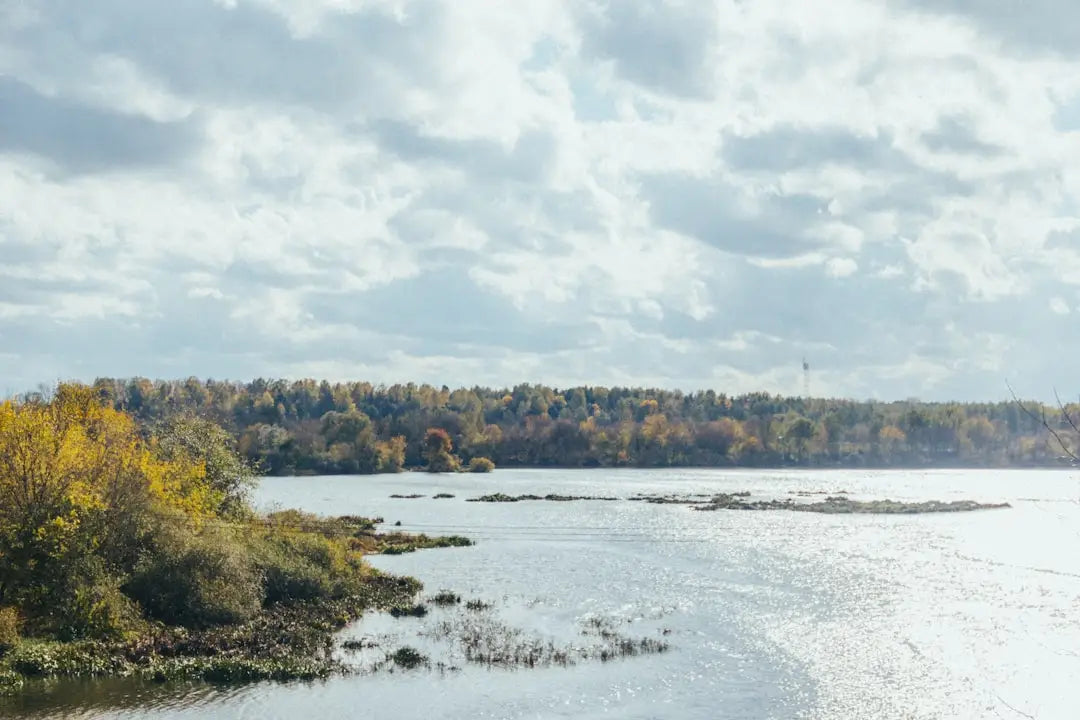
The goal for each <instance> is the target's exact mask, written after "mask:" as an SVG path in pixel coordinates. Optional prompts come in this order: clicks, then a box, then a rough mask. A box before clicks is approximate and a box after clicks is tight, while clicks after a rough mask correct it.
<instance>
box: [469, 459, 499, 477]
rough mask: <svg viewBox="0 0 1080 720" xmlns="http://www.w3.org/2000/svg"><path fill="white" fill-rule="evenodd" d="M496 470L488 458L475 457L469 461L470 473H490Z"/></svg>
mask: <svg viewBox="0 0 1080 720" xmlns="http://www.w3.org/2000/svg"><path fill="white" fill-rule="evenodd" d="M494 469H495V463H493V462H492V461H491V460H489V459H488V458H486V457H474V458H473V459H472V460H470V461H469V472H474V473H489V472H491V471H492V470H494Z"/></svg>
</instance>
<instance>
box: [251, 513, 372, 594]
mask: <svg viewBox="0 0 1080 720" xmlns="http://www.w3.org/2000/svg"><path fill="white" fill-rule="evenodd" d="M349 540H350V538H342V537H324V536H322V535H318V534H315V533H308V532H292V531H277V532H272V533H270V534H268V535H266V536H264V537H262V538H260V539H259V540H257V541H256V542H255V545H254V548H253V554H254V556H255V558H256V566H257V567H258V568H259V570H260V571H261V572H262V575H263V578H264V597H263V602H264V604H265V605H274V604H277V603H285V604H288V603H293V602H305V601H310V600H328V599H335V598H340V597H344V596H346V595H349V594H351V593H352V592H354V591H355V590H356V588H357V586H358V583H359V581H360V578H361V574H362V572H363V568H362V563H361V560H360V555H359V554H358V553H353V552H351V551H350V550H349V549H348V542H349Z"/></svg>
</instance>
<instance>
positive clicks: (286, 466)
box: [94, 378, 1069, 475]
mask: <svg viewBox="0 0 1080 720" xmlns="http://www.w3.org/2000/svg"><path fill="white" fill-rule="evenodd" d="M94 388H95V389H96V390H97V392H98V393H100V395H101V396H102V397H103V398H104V399H105V400H106V401H107V402H109V403H111V404H112V405H113V406H114V407H115V408H116V409H118V410H123V411H125V412H130V413H132V414H133V415H134V416H135V417H136V418H138V419H140V420H141V421H142V422H143V423H147V424H153V423H155V422H160V421H162V420H164V419H167V418H169V417H173V416H176V415H178V414H195V415H197V416H200V417H204V418H207V419H210V420H213V421H214V422H216V423H218V424H220V425H221V426H222V427H224V428H226V429H227V430H228V431H229V432H230V433H232V434H233V435H234V437H235V438H236V441H237V447H238V448H239V450H240V452H241V453H242V454H243V455H244V456H246V457H247V458H248V459H249V460H251V461H252V462H254V463H256V464H257V466H258V467H259V468H261V470H262V471H263V472H266V473H268V474H277V475H281V474H308V473H373V472H396V471H399V470H401V469H407V468H412V467H424V466H428V465H429V464H430V460H431V451H430V448H426V447H425V437H427V433H428V431H429V430H431V429H433V428H436V429H441V430H443V431H445V433H446V436H447V437H448V438H449V442H450V445H451V446H450V447H449V448H448V452H449V451H452V452H453V453H454V456H453V457H454V458H455V461H458V460H459V461H460V463H461V464H462V465H466V466H467V465H468V464H469V462H470V461H471V460H472V459H474V458H481V457H484V458H490V459H491V460H492V461H494V462H495V464H496V465H498V466H502V467H513V466H533V467H545V466H562V467H613V466H623V467H671V466H708V467H724V466H758V467H765V466H822V467H931V466H942V467H948V466H994V467H1003V466H1038V465H1053V464H1059V463H1060V462H1061V459H1060V457H1059V456H1060V455H1061V454H1062V453H1061V451H1060V448H1058V447H1057V446H1056V445H1054V444H1053V443H1051V442H1048V438H1047V432H1046V430H1045V428H1044V427H1043V426H1042V422H1041V420H1039V419H1037V418H1036V417H1033V416H1032V415H1029V414H1028V413H1026V412H1024V410H1023V409H1022V408H1020V407H1018V406H1017V404H1015V403H1011V402H1001V403H989V404H958V403H920V402H889V403H878V402H865V401H864V402H856V401H851V400H829V399H813V398H811V399H808V398H792V397H780V396H776V395H770V394H768V393H751V394H747V395H738V396H728V395H725V394H723V393H716V392H714V391H712V390H708V391H702V392H693V393H683V392H678V391H668V390H656V389H640V388H620V387H613V388H605V387H575V388H568V389H557V388H550V387H545V386H542V385H527V384H523V385H518V386H516V387H514V388H512V389H490V388H481V387H474V388H468V389H466V388H461V389H457V390H450V389H449V388H447V387H442V388H437V387H433V386H430V385H415V384H411V383H410V384H407V385H392V386H389V387H387V386H376V385H372V384H370V383H366V382H349V383H329V382H325V381H324V382H318V381H315V380H299V381H286V380H263V379H259V380H254V381H252V382H246V383H237V382H221V381H213V380H209V381H201V380H198V379H194V378H191V379H188V380H182V381H157V382H152V381H150V380H146V379H143V378H135V379H99V380H97V381H96V382H95V383H94ZM1029 407H1030V408H1031V410H1032V411H1033V413H1034V415H1035V416H1038V415H1040V414H1042V413H1045V416H1046V419H1047V421H1048V422H1049V424H1050V426H1051V427H1060V428H1061V429H1062V430H1063V431H1067V430H1068V429H1069V427H1068V422H1067V419H1066V418H1065V417H1064V415H1063V413H1062V412H1061V410H1060V409H1058V408H1052V407H1042V406H1038V405H1035V404H1032V405H1030V406H1029Z"/></svg>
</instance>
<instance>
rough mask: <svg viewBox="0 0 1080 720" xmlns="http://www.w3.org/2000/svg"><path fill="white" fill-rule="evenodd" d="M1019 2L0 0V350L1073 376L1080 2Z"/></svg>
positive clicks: (344, 363) (945, 378)
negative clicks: (1066, 317)
mask: <svg viewBox="0 0 1080 720" xmlns="http://www.w3.org/2000/svg"><path fill="white" fill-rule="evenodd" d="M990 5H992V4H990ZM162 7H164V6H162ZM170 7H171V6H170ZM995 7H996V6H995ZM1013 14H1015V13H1013ZM1031 16H1032V17H1031V19H1030V21H1029V19H1024V23H1027V25H1025V26H1024V27H1028V29H1030V27H1029V26H1032V25H1031V24H1032V23H1036V24H1037V22H1042V21H1041V20H1038V18H1043V19H1045V18H1053V21H1052V22H1049V24H1048V25H1047V27H1048V28H1050V29H1051V30H1053V31H1052V32H1051V31H1049V30H1048V31H1047V32H1046V33H1039V34H1033V33H1030V32H1021V31H1020V30H1018V29H1017V28H1016V27H1012V26H1011V24H1010V22H1006V21H1005V19H1004V17H1003V16H1002V15H1001V14H1000V13H998V12H996V11H994V10H993V9H992V8H990V7H989V5H988V7H987V8H982V6H978V7H976V5H974V4H971V3H957V2H945V3H942V4H937V3H934V4H929V3H924V2H922V0H903V1H900V0H893V1H891V2H888V3H880V2H874V1H872V0H840V1H839V2H837V3H833V4H831V5H830V6H829V11H828V12H822V11H821V9H820V8H819V7H817V6H816V5H814V4H812V3H804V4H792V3H789V2H781V1H780V0H760V1H759V2H754V3H731V2H719V1H717V2H713V1H712V0H702V2H700V3H691V2H683V1H682V0H649V1H648V2H642V3H638V4H636V5H634V6H633V7H630V6H629V5H627V6H625V7H624V5H623V4H621V3H618V2H614V1H613V0H606V1H604V0H596V1H595V2H590V3H587V4H583V3H572V2H568V1H566V0H542V1H540V2H530V3H525V4H504V5H492V4H491V3H487V2H480V1H479V0H460V1H457V2H449V1H448V0H314V1H312V2H303V3H301V2H292V1H291V0H233V1H232V2H228V3H223V2H215V1H213V0H201V1H198V2H191V3H184V4H183V6H182V7H178V8H177V9H175V12H173V13H172V15H171V16H170V17H169V21H168V23H167V24H163V20H162V18H163V17H165V16H164V15H163V14H162V8H159V7H155V4H154V3H153V2H149V3H148V2H136V0H110V1H109V2H107V3H104V4H95V6H94V7H93V9H90V8H89V7H87V8H81V7H79V8H73V7H71V5H70V3H62V2H59V0H42V1H41V2H36V3H32V4H31V3H14V4H12V3H8V4H2V3H0V106H2V107H4V112H3V113H0V346H2V347H4V348H5V352H6V353H7V354H8V355H10V358H7V357H5V359H2V360H0V374H6V379H5V380H4V381H2V382H0V385H6V384H12V385H16V386H26V387H31V386H33V385H34V384H36V383H37V382H38V381H41V380H50V379H53V378H55V377H58V376H66V375H81V376H91V375H92V374H110V375H120V374H131V373H141V374H146V375H151V376H157V375H188V374H192V373H194V374H201V375H214V376H218V377H220V376H225V375H228V376H232V377H245V376H252V375H275V374H298V373H299V374H305V373H309V374H316V375H329V376H334V377H346V376H350V377H359V376H364V377H370V378H372V379H390V378H393V379H411V378H412V377H415V378H417V379H429V380H432V381H438V382H446V383H450V384H453V383H466V384H468V383H473V382H488V383H512V382H516V381H518V380H522V379H531V380H540V381H550V382H564V381H565V382H590V383H598V382H622V383H627V384H642V383H657V384H663V385H669V386H681V387H692V386H696V385H704V384H711V385H716V386H718V389H728V390H749V389H766V390H774V391H776V390H783V391H788V392H800V391H801V371H800V370H799V359H800V358H801V357H802V355H804V354H807V353H813V354H814V362H813V364H814V367H815V371H814V376H815V389H819V390H820V391H821V392H828V393H830V394H839V395H844V394H849V395H878V396H884V397H903V396H906V395H910V394H919V395H922V396H923V397H979V396H982V395H991V396H996V395H995V394H996V393H998V391H999V390H1000V387H999V385H1000V376H1001V375H1002V374H1008V375H1009V376H1011V377H1017V378H1019V377H1021V376H1029V377H1034V378H1039V379H1040V380H1043V379H1045V380H1046V381H1047V382H1048V386H1049V385H1053V384H1054V383H1055V382H1056V383H1057V384H1059V385H1061V386H1062V387H1065V386H1066V385H1067V384H1068V383H1069V382H1072V381H1073V379H1072V378H1069V377H1068V376H1067V374H1066V371H1065V370H1064V369H1062V368H1058V367H1057V366H1055V365H1053V364H1052V363H1051V362H1050V361H1049V360H1043V359H1041V358H1052V357H1060V356H1062V355H1068V354H1071V353H1073V352H1075V351H1076V350H1077V349H1080V348H1075V347H1073V345H1074V344H1075V342H1074V341H1072V340H1070V339H1068V338H1064V337H1062V335H1061V333H1060V332H1058V328H1057V327H1056V326H1055V322H1056V321H1055V314H1057V313H1060V312H1061V311H1062V309H1063V308H1064V309H1065V310H1066V311H1067V310H1068V309H1069V307H1068V302H1067V301H1066V300H1065V299H1064V298H1066V297H1072V296H1073V295H1074V291H1073V290H1072V289H1071V288H1070V286H1074V285H1075V284H1076V283H1077V282H1080V281H1078V280H1077V278H1078V277H1080V212H1078V211H1080V170H1077V168H1078V167H1080V162H1078V161H1080V134H1078V133H1076V132H1075V130H1077V129H1080V113H1077V112H1076V110H1075V108H1076V107H1078V106H1080V104H1078V100H1077V99H1078V98H1080V53H1077V52H1075V47H1076V43H1075V42H1073V41H1074V40H1075V39H1076V38H1075V37H1074V36H1073V34H1070V32H1069V31H1068V30H1067V28H1068V27H1071V26H1072V25H1070V23H1069V18H1072V19H1078V18H1076V17H1075V11H1074V10H1073V9H1072V6H1071V5H1070V4H1068V3H1065V2H1063V0H1058V1H1057V2H1054V1H1052V0H1041V2H1040V3H1038V4H1037V7H1034V8H1033V9H1032V10H1031ZM1025 18H1026V15H1025ZM1024 23H1021V24H1022V25H1023V24H1024ZM1021 29H1022V28H1021ZM223 38H228V40H225V39H223ZM1039 38H1042V39H1041V40H1040V39H1039ZM1039 43H1042V44H1041V45H1040V44H1039ZM1045 295H1049V296H1050V297H1051V300H1049V301H1047V300H1046V299H1045ZM1047 302H1049V303H1050V305H1049V311H1047V307H1048V306H1047ZM73 333H75V335H74V336H73ZM74 341H78V342H79V343H81V344H80V346H79V351H78V352H77V353H76V352H74V351H73V350H72V345H71V343H72V342H74ZM717 343H719V344H717ZM1032 344H1037V345H1038V346H1039V347H1043V348H1050V349H1052V350H1054V352H1046V353H1040V354H1031V353H1023V352H1021V351H1020V350H1017V349H1014V348H1022V347H1024V346H1025V345H1027V346H1031V345H1032ZM716 353H720V354H721V355H722V356H723V357H719V358H718V357H716Z"/></svg>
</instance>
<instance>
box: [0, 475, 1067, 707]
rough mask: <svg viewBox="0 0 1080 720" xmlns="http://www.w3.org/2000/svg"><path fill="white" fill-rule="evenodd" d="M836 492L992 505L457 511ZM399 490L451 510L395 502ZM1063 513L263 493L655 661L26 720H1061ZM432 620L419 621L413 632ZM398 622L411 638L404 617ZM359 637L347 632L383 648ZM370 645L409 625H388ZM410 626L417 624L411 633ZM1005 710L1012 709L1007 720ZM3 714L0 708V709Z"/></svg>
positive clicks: (863, 480)
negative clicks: (402, 546)
mask: <svg viewBox="0 0 1080 720" xmlns="http://www.w3.org/2000/svg"><path fill="white" fill-rule="evenodd" d="M742 489H748V490H752V491H754V492H755V493H767V494H773V495H778V496H784V495H786V494H787V493H789V492H791V491H795V490H807V489H810V490H824V491H830V492H835V491H838V490H847V491H850V492H851V493H852V494H853V496H854V497H865V498H891V499H897V500H920V499H943V500H949V499H957V498H970V499H975V500H980V501H1001V500H1006V501H1009V502H1011V503H1013V505H1014V507H1013V508H1012V509H1008V510H1000V511H986V512H979V513H968V514H955V515H924V516H825V515H813V514H804V513H788V512H727V511H725V512H715V513H700V512H692V511H690V510H689V509H688V508H686V507H684V506H660V505H648V504H644V503H633V502H614V503H607V502H575V503H553V502H526V503H516V504H509V505H501V504H500V505H495V504H484V503H466V502H464V499H465V498H466V497H472V496H475V495H480V494H483V493H486V492H492V491H501V492H505V493H508V494H518V493H527V492H532V493H538V494H544V493H546V492H559V493H564V494H595V495H604V494H612V495H618V496H620V497H628V496H630V495H632V494H634V493H637V492H713V491H733V490H742ZM403 490H407V491H409V492H417V493H425V494H428V495H430V494H433V493H436V492H450V493H454V494H455V495H456V496H457V497H456V498H454V499H452V500H438V501H435V500H431V499H430V498H423V499H418V500H395V499H390V498H389V495H390V494H391V493H395V492H401V491H403ZM1078 496H1080V490H1078V482H1077V478H1076V476H1074V475H1072V474H1070V473H1066V472H1050V471H1030V472H1028V471H1024V472H1021V471H1010V472H996V471H950V472H931V473H906V472H854V471H842V472H837V471H833V472H769V473H753V472H722V471H701V470H693V471H689V470H687V471H556V470H551V471H539V470H524V471H498V472H496V473H495V474H493V475H490V476H485V477H483V478H477V477H476V476H439V477H432V476H425V475H400V476H393V477H385V476H383V477H374V478H367V477H365V478H296V479H292V478H271V479H266V480H265V481H264V482H263V483H262V487H261V488H260V491H259V493H258V501H259V502H260V503H261V504H262V505H263V506H271V505H274V504H280V505H281V506H300V507H303V508H305V509H308V510H312V511H316V512H321V513H333V514H344V513H353V514H367V515H382V516H383V517H385V518H386V520H387V521H388V522H391V523H392V522H394V521H395V520H401V521H402V523H403V529H405V530H415V531H423V532H427V533H429V534H434V533H439V532H455V533H461V534H466V535H470V536H472V537H474V538H476V540H477V541H478V544H477V545H476V546H475V547H472V548H460V549H447V550H435V551H428V552H420V553H415V554H411V555H403V556H395V557H376V558H374V559H373V561H374V563H375V564H376V565H377V566H378V567H380V568H383V569H386V570H388V571H391V572H402V573H408V574H414V575H416V576H417V577H419V578H421V579H422V580H424V581H425V584H426V586H427V591H428V592H434V591H436V590H439V589H442V588H446V589H451V590H453V591H455V592H457V593H459V594H461V595H462V596H463V597H465V598H474V597H476V598H483V599H485V600H489V601H493V602H495V603H496V605H497V608H496V611H495V612H496V613H497V614H498V616H499V617H500V618H501V619H502V620H504V621H506V622H508V623H510V624H512V625H515V626H518V627H522V628H525V629H527V630H528V631H529V632H531V633H535V634H537V635H540V636H544V637H551V638H559V639H566V638H568V637H572V636H573V635H574V633H575V632H576V630H575V628H577V627H579V626H580V623H581V622H582V619H583V618H586V617H587V616H590V615H599V616H603V617H607V618H614V619H616V620H617V621H618V622H620V623H623V625H622V627H624V628H628V629H629V631H630V632H631V634H633V635H650V634H652V635H655V634H656V633H658V632H660V631H661V630H662V629H666V630H668V631H669V633H670V634H669V635H668V636H666V639H669V640H670V642H671V644H672V646H673V649H672V651H671V652H669V653H666V654H663V655H654V656H643V657H636V658H630V659H626V660H621V661H617V662H613V663H606V664H601V663H585V664H580V665H578V666H576V667H571V668H550V669H543V670H533V671H523V670H516V671H505V670H489V669H484V668H479V667H475V666H466V667H465V668H464V669H463V670H462V671H461V672H454V673H436V672H424V671H418V672H408V673H401V672H396V673H393V674H382V675H370V676H362V677H347V678H337V679H333V680H329V681H326V682H321V683H313V684H308V683H294V684H288V685H275V684H260V685H256V686H251V687H246V688H240V689H233V690H227V691H223V690H216V689H207V688H198V687H196V688H187V689H176V688H172V689H164V690H163V689H160V688H150V687H142V688H140V687H136V686H133V685H132V684H131V683H126V682H124V681H108V682H99V683H79V684H66V685H63V684H62V685H59V686H57V687H56V688H54V689H53V690H52V691H51V692H46V693H44V694H43V695H40V696H38V697H35V698H30V699H26V700H24V701H23V702H22V709H21V710H20V711H19V712H21V714H22V715H25V716H27V717H79V716H80V713H81V716H83V717H111V718H129V717H152V718H187V717H200V718H201V717H211V718H214V717H220V718H226V717H228V718H233V717H250V718H274V717H282V718H284V717H320V718H326V719H329V718H338V717H354V716H356V715H358V714H364V711H365V709H367V710H371V709H379V710H380V711H383V712H387V713H391V714H392V715H394V716H395V717H401V718H411V717H425V718H442V717H446V718H518V717H520V718H525V717H527V718H563V717H579V718H590V717H614V716H617V717H620V718H655V717H664V718H710V719H711V718H715V717H718V716H722V717H738V718H815V719H816V718H828V719H832V718H998V717H1006V718H1008V717H1017V718H1019V717H1023V716H1022V715H1020V714H1018V712H1017V711H1020V712H1023V713H1027V714H1029V715H1033V716H1035V717H1038V718H1040V720H1047V719H1051V718H1069V719H1071V718H1075V717H1077V716H1078V715H1080V701H1078V700H1077V699H1076V697H1075V694H1074V692H1073V687H1074V686H1075V682H1076V680H1077V679H1078V678H1080V655H1078V650H1077V648H1080V623H1078V619H1080V553H1078V552H1077V546H1078V544H1080V543H1078V540H1080V537H1078V533H1080V505H1078V504H1077V503H1076V501H1075V500H1076V498H1077V497H1078ZM432 621H434V618H433V619H432ZM410 622H412V621H410ZM387 626H388V625H387V623H386V622H385V621H383V620H380V619H375V618H371V619H369V620H364V621H361V622H360V623H359V624H358V625H357V626H356V627H354V628H351V629H350V632H352V633H358V634H361V635H362V634H364V633H368V632H370V633H376V632H387V630H386V628H387ZM389 627H391V628H398V627H400V628H405V629H404V630H402V632H403V633H404V635H403V636H402V637H403V638H406V639H407V637H406V636H407V635H408V632H409V629H408V628H409V626H406V625H394V624H392V623H391V624H389ZM415 627H423V621H415ZM1013 708H1014V709H1013ZM0 709H2V708H0Z"/></svg>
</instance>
